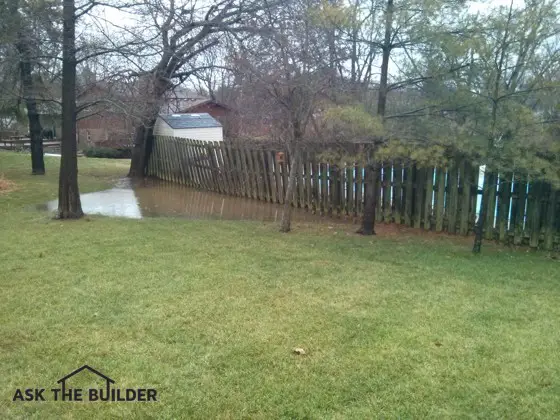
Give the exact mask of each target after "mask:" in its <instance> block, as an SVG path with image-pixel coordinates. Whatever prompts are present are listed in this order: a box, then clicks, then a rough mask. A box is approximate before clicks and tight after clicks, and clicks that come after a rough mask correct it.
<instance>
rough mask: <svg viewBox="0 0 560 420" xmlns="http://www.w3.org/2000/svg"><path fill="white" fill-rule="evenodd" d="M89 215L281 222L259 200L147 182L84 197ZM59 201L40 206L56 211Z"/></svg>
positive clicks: (298, 215)
mask: <svg viewBox="0 0 560 420" xmlns="http://www.w3.org/2000/svg"><path fill="white" fill-rule="evenodd" d="M81 201H82V209H83V211H84V213H86V214H99V215H104V216H113V217H127V218H133V219H141V218H143V217H159V216H175V217H185V218H190V219H223V220H256V221H263V222H276V221H279V220H280V219H281V218H282V207H283V206H282V205H280V204H273V203H267V202H264V201H260V200H255V199H250V198H241V197H232V196H228V195H222V194H217V193H212V192H207V191H199V190H196V189H193V188H189V187H185V186H183V185H178V184H174V183H169V182H165V181H160V180H155V179H147V180H144V181H141V182H139V183H131V182H130V180H128V179H123V180H120V181H119V182H118V183H117V185H115V187H114V188H111V189H108V190H104V191H99V192H94V193H88V194H82V195H81ZM57 207H58V201H57V200H53V201H49V202H48V203H46V204H43V205H41V206H40V208H41V209H43V210H49V211H56V209H57ZM292 220H294V221H299V222H314V221H316V222H328V223H333V222H334V223H337V222H338V223H345V224H348V223H355V222H357V220H354V219H353V218H352V217H347V216H341V217H336V216H334V217H328V216H321V215H319V214H314V213H313V212H312V211H308V210H306V209H301V208H294V209H293V216H292Z"/></svg>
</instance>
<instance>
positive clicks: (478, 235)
mask: <svg viewBox="0 0 560 420" xmlns="http://www.w3.org/2000/svg"><path fill="white" fill-rule="evenodd" d="M487 170H488V166H487V167H486V168H485V169H484V179H483V182H482V200H481V201H480V212H479V214H478V221H477V223H476V227H475V232H474V244H473V253H475V254H480V249H481V248H482V235H483V233H484V221H485V220H486V207H487V206H488V199H489V198H490V197H489V190H490V189H489V188H488V179H489V178H490V177H491V174H490V173H487ZM476 189H477V191H478V183H477V186H476Z"/></svg>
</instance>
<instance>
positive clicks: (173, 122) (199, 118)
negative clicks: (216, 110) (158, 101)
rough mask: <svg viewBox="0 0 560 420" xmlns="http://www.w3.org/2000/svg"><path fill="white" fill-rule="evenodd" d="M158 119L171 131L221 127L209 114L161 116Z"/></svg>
mask: <svg viewBox="0 0 560 420" xmlns="http://www.w3.org/2000/svg"><path fill="white" fill-rule="evenodd" d="M160 118H161V119H162V120H163V121H165V122H166V123H167V124H168V125H169V126H170V127H171V128H173V129H184V128H212V127H221V126H222V124H220V123H219V122H218V121H217V120H215V119H214V118H212V116H211V115H210V114H207V113H202V114H163V115H160Z"/></svg>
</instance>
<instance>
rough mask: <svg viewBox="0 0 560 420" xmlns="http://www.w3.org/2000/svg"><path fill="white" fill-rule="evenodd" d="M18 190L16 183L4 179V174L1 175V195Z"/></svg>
mask: <svg viewBox="0 0 560 420" xmlns="http://www.w3.org/2000/svg"><path fill="white" fill-rule="evenodd" d="M15 189H16V183H15V182H13V181H10V180H9V179H6V178H4V174H0V194H4V193H8V192H10V191H14V190H15Z"/></svg>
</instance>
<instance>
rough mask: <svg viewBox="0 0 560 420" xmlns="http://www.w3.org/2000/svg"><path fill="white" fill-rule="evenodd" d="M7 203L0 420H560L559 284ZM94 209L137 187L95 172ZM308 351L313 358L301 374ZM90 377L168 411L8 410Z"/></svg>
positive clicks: (443, 256) (382, 252) (339, 242)
mask: <svg viewBox="0 0 560 420" xmlns="http://www.w3.org/2000/svg"><path fill="white" fill-rule="evenodd" d="M22 159H23V158H22V157H21V156H15V155H14V154H11V153H0V173H2V172H4V174H5V176H6V177H7V178H9V179H12V180H13V181H15V182H16V183H18V185H19V189H18V190H17V191H14V192H11V193H8V194H3V195H0V232H1V236H2V248H3V250H2V264H1V266H0V267H1V268H0V291H1V296H2V303H1V304H0V372H2V374H1V375H0V417H2V418H18V417H32V418H55V417H56V418H80V419H82V418H102V417H104V416H105V417H123V416H130V417H134V418H143V417H158V418H241V417H246V418H263V419H264V418H279V417H285V418H304V417H307V418H372V417H380V416H385V417H387V418H395V417H398V416H400V417H401V418H421V417H436V418H442V417H443V418H445V417H478V418H539V417H540V418H558V417H559V416H560V353H559V352H558V345H559V344H560V329H559V328H558V325H559V324H560V305H558V302H559V301H560V264H558V262H556V261H553V260H549V259H547V258H546V257H545V256H544V255H542V254H528V253H521V252H517V253H513V252H509V251H505V250H500V249H499V248H491V249H487V251H486V252H485V255H482V256H480V257H473V256H471V254H470V252H469V247H468V246H466V245H465V244H463V243H458V242H457V241H454V240H452V239H449V238H445V237H438V238H435V239H434V238H431V239H429V240H427V239H425V237H421V236H418V237H410V236H398V237H388V236H386V237H383V236H379V237H376V238H374V239H371V238H363V237H358V236H354V235H346V234H345V232H343V231H338V230H337V229H338V227H337V228H335V229H331V230H329V229H325V231H326V232H325V231H322V230H320V229H313V228H309V227H308V228H302V229H299V230H296V231H295V232H293V233H292V234H289V235H281V234H279V233H277V232H276V231H275V227H274V226H272V225H268V224H260V223H247V222H207V221H187V220H179V219H165V218H158V219H146V220H141V221H135V220H120V219H109V218H101V217H88V218H87V219H86V220H81V221H72V222H60V221H55V220H51V219H49V218H47V217H46V216H45V214H43V213H40V212H37V211H31V210H25V211H23V210H22V209H23V208H25V206H26V205H29V204H35V203H38V202H41V201H44V200H45V199H47V198H52V197H53V196H55V195H56V176H55V175H56V174H55V172H56V170H55V168H56V167H55V165H56V163H57V161H56V158H51V159H49V160H48V161H47V165H48V166H47V170H48V173H49V175H48V176H47V177H46V178H45V179H42V178H39V177H31V176H30V175H26V174H27V172H28V167H27V166H24V168H23V169H22V168H21V166H22V165H28V162H27V158H25V159H26V160H25V162H23V161H22ZM80 168H81V175H82V176H81V185H82V189H83V190H91V189H94V188H99V187H101V186H103V185H104V184H107V183H108V182H110V180H111V179H112V178H114V177H115V176H116V175H118V174H119V173H120V174H124V173H125V171H126V167H125V165H124V164H123V163H122V162H116V163H115V162H113V161H104V160H87V159H81V160H80ZM293 347H303V348H305V349H306V350H307V354H306V355H305V356H295V355H292V354H291V349H292V348H293ZM84 363H88V364H90V365H91V366H93V367H96V368H98V369H99V370H101V371H102V372H104V373H106V374H107V375H109V376H111V377H112V378H113V379H115V380H116V382H117V385H118V386H120V387H148V386H150V387H155V388H157V389H158V392H159V394H160V399H161V402H160V403H158V404H146V403H144V404H132V403H113V404H105V403H103V404H99V403H98V404H87V403H55V402H45V403H12V402H11V397H12V395H13V391H14V389H15V388H16V387H18V386H22V387H24V386H29V387H32V386H38V385H42V386H47V387H54V385H55V382H56V380H57V379H58V378H59V377H61V376H63V375H64V374H66V373H68V372H70V371H71V370H73V369H74V368H77V367H79V366H80V365H82V364H84Z"/></svg>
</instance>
